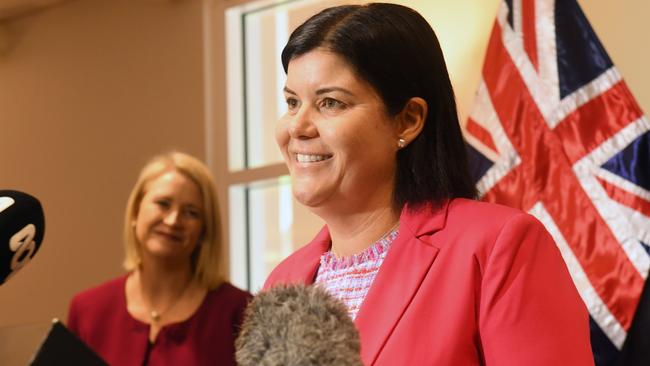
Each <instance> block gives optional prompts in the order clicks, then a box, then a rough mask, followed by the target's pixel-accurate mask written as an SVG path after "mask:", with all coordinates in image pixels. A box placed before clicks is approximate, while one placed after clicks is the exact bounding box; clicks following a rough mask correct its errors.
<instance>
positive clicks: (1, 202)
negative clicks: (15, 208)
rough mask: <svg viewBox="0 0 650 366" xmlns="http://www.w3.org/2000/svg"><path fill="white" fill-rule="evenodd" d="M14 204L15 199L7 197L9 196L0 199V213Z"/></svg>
mask: <svg viewBox="0 0 650 366" xmlns="http://www.w3.org/2000/svg"><path fill="white" fill-rule="evenodd" d="M14 202H16V201H14V199H13V198H11V197H7V196H3V197H0V212H2V211H4V210H6V209H7V208H9V207H11V205H13V204H14Z"/></svg>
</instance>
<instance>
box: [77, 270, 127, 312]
mask: <svg viewBox="0 0 650 366" xmlns="http://www.w3.org/2000/svg"><path fill="white" fill-rule="evenodd" d="M126 277H127V275H123V276H120V277H117V278H114V279H112V280H109V281H106V282H104V283H102V284H99V285H97V286H94V287H91V288H89V289H86V290H84V291H81V292H79V293H77V294H76V295H75V296H74V297H73V298H72V301H71V310H72V308H74V309H75V310H77V311H84V310H88V309H91V308H95V307H97V306H102V305H108V304H110V306H113V305H114V304H115V301H116V299H117V298H120V297H124V284H125V282H126Z"/></svg>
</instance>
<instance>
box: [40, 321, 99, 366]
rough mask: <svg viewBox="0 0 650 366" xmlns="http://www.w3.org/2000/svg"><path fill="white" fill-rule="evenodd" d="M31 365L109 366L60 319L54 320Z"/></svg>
mask: <svg viewBox="0 0 650 366" xmlns="http://www.w3.org/2000/svg"><path fill="white" fill-rule="evenodd" d="M30 365H31V366H60V365H84V366H107V365H108V364H107V363H106V361H104V360H102V358H101V357H99V356H98V355H97V354H96V353H95V352H93V350H91V349H90V348H89V347H88V346H87V345H86V344H85V343H84V342H83V341H82V340H81V339H79V338H77V336H76V335H75V334H73V333H72V332H71V331H70V330H68V328H66V327H65V325H63V323H61V322H60V321H59V320H56V319H55V320H54V323H53V324H52V328H50V331H49V333H48V334H47V337H46V338H45V341H44V342H43V344H42V345H41V348H40V349H39V350H38V352H36V355H35V356H34V360H33V361H32V362H31V363H30Z"/></svg>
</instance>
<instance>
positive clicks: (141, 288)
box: [68, 152, 250, 365]
mask: <svg viewBox="0 0 650 366" xmlns="http://www.w3.org/2000/svg"><path fill="white" fill-rule="evenodd" d="M217 210H218V206H217V199H216V193H215V189H214V183H213V181H212V178H211V176H210V173H209V171H208V169H207V168H206V167H205V166H204V165H203V163H201V162H200V161H198V160H197V159H195V158H193V157H191V156H189V155H186V154H183V153H179V152H172V153H169V154H165V155H161V156H158V157H156V158H154V159H153V160H152V161H151V162H150V163H149V164H147V165H146V166H145V167H144V168H143V170H142V172H141V173H140V177H139V178H138V181H137V182H136V184H135V187H134V188H133V191H132V192H131V196H130V198H129V201H128V204H127V208H126V215H125V220H124V239H125V248H126V259H125V262H124V266H125V268H126V269H127V270H128V274H127V275H125V276H121V277H119V278H117V279H114V280H111V281H109V282H106V283H104V284H102V285H99V286H98V287H95V288H92V289H90V290H86V291H84V292H82V293H80V294H78V295H76V296H75V298H74V299H73V300H72V302H71V304H70V313H69V316H68V326H69V327H70V329H71V330H72V331H73V332H75V333H76V334H77V335H78V336H79V337H80V338H81V339H82V340H83V341H84V342H86V343H87V344H88V345H89V346H90V347H91V348H92V349H93V350H95V351H96V352H97V353H98V354H99V355H100V356H101V357H103V358H104V359H105V360H106V361H107V362H108V363H109V364H112V365H170V364H178V365H181V364H188V365H189V364H191V365H214V364H220V365H234V364H235V361H234V352H235V350H234V339H235V336H236V334H237V331H238V329H239V324H240V322H241V318H242V313H243V310H244V308H245V306H246V304H247V302H248V299H249V298H250V294H248V293H247V292H245V291H242V290H239V289H237V288H235V287H233V286H232V285H230V284H229V283H226V282H224V281H223V279H222V278H221V268H220V263H221V260H222V259H221V256H220V253H221V248H222V242H221V238H220V235H221V232H220V225H219V216H218V211H217Z"/></svg>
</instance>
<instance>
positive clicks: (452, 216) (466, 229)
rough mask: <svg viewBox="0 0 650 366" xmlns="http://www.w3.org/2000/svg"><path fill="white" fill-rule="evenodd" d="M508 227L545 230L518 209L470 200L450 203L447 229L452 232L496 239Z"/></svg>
mask: <svg viewBox="0 0 650 366" xmlns="http://www.w3.org/2000/svg"><path fill="white" fill-rule="evenodd" d="M506 227H509V228H513V227H514V228H520V229H527V228H530V227H539V228H543V226H542V224H541V223H540V222H539V221H538V220H537V219H536V218H535V217H534V216H532V215H530V214H528V213H526V212H524V211H521V210H519V209H516V208H512V207H507V206H503V205H500V204H496V203H488V202H480V201H473V200H468V199H455V200H453V201H452V202H450V203H449V206H448V209H447V217H446V223H445V228H446V229H449V230H450V231H458V232H462V233H465V234H466V235H477V236H482V237H486V238H495V237H496V236H498V235H499V234H500V233H501V232H502V231H503V229H504V228H506Z"/></svg>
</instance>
